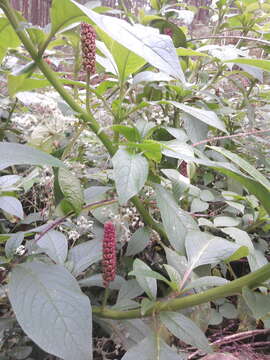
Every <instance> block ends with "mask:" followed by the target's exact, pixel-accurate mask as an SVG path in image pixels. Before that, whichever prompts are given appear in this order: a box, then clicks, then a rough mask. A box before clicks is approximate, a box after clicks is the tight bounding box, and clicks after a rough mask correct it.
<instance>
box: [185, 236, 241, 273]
mask: <svg viewBox="0 0 270 360" xmlns="http://www.w3.org/2000/svg"><path fill="white" fill-rule="evenodd" d="M239 247H240V246H239V245H237V244H235V243H233V242H230V241H228V240H225V239H222V238H220V237H217V236H214V235H212V234H210V233H206V232H201V231H190V232H189V233H188V234H187V236H186V252H187V257H188V267H189V269H195V268H196V267H198V266H201V265H206V264H214V263H218V262H220V261H221V260H225V259H227V258H229V257H230V256H231V255H233V254H234V253H235V252H236V251H237V250H238V249H239Z"/></svg>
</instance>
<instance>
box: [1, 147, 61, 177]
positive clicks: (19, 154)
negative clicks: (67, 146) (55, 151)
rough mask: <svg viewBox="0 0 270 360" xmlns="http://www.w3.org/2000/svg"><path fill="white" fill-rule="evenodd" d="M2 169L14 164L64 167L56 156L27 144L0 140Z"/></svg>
mask: <svg viewBox="0 0 270 360" xmlns="http://www.w3.org/2000/svg"><path fill="white" fill-rule="evenodd" d="M0 154H1V158H0V170H2V169H5V168H6V167H9V166H13V165H25V164H29V165H50V166H55V167H64V166H65V165H64V163H63V162H62V161H60V160H58V159H56V158H55V157H53V156H51V155H48V154H46V153H44V152H42V151H40V150H37V149H34V148H32V147H30V146H27V145H21V144H15V143H7V142H0Z"/></svg>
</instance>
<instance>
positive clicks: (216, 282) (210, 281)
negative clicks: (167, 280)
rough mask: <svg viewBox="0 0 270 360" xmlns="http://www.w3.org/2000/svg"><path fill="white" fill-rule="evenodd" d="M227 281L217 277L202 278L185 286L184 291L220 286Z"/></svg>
mask: <svg viewBox="0 0 270 360" xmlns="http://www.w3.org/2000/svg"><path fill="white" fill-rule="evenodd" d="M228 282H229V281H228V280H226V279H224V278H222V277H218V276H203V277H201V278H199V279H196V280H192V281H190V282H189V283H187V284H186V286H185V289H196V288H202V287H212V286H221V285H225V284H227V283H228Z"/></svg>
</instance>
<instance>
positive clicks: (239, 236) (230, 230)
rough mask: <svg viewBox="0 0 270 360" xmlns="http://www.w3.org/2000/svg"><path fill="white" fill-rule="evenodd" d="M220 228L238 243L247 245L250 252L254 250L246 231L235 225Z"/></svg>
mask: <svg viewBox="0 0 270 360" xmlns="http://www.w3.org/2000/svg"><path fill="white" fill-rule="evenodd" d="M220 230H221V231H222V232H224V233H225V234H227V235H229V236H230V237H231V238H232V239H233V240H234V241H235V242H236V244H239V245H242V246H246V247H247V248H248V249H249V251H250V252H253V251H254V246H253V243H252V241H251V239H250V237H249V235H248V233H247V232H246V231H244V230H241V229H238V228H235V227H227V228H224V229H220Z"/></svg>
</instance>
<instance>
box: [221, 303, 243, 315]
mask: <svg viewBox="0 0 270 360" xmlns="http://www.w3.org/2000/svg"><path fill="white" fill-rule="evenodd" d="M218 311H219V313H220V314H221V315H222V316H223V317H225V318H226V319H236V318H237V315H238V313H237V310H236V308H235V306H234V305H233V304H231V303H228V302H225V303H224V304H222V305H221V306H219V308H218Z"/></svg>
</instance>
